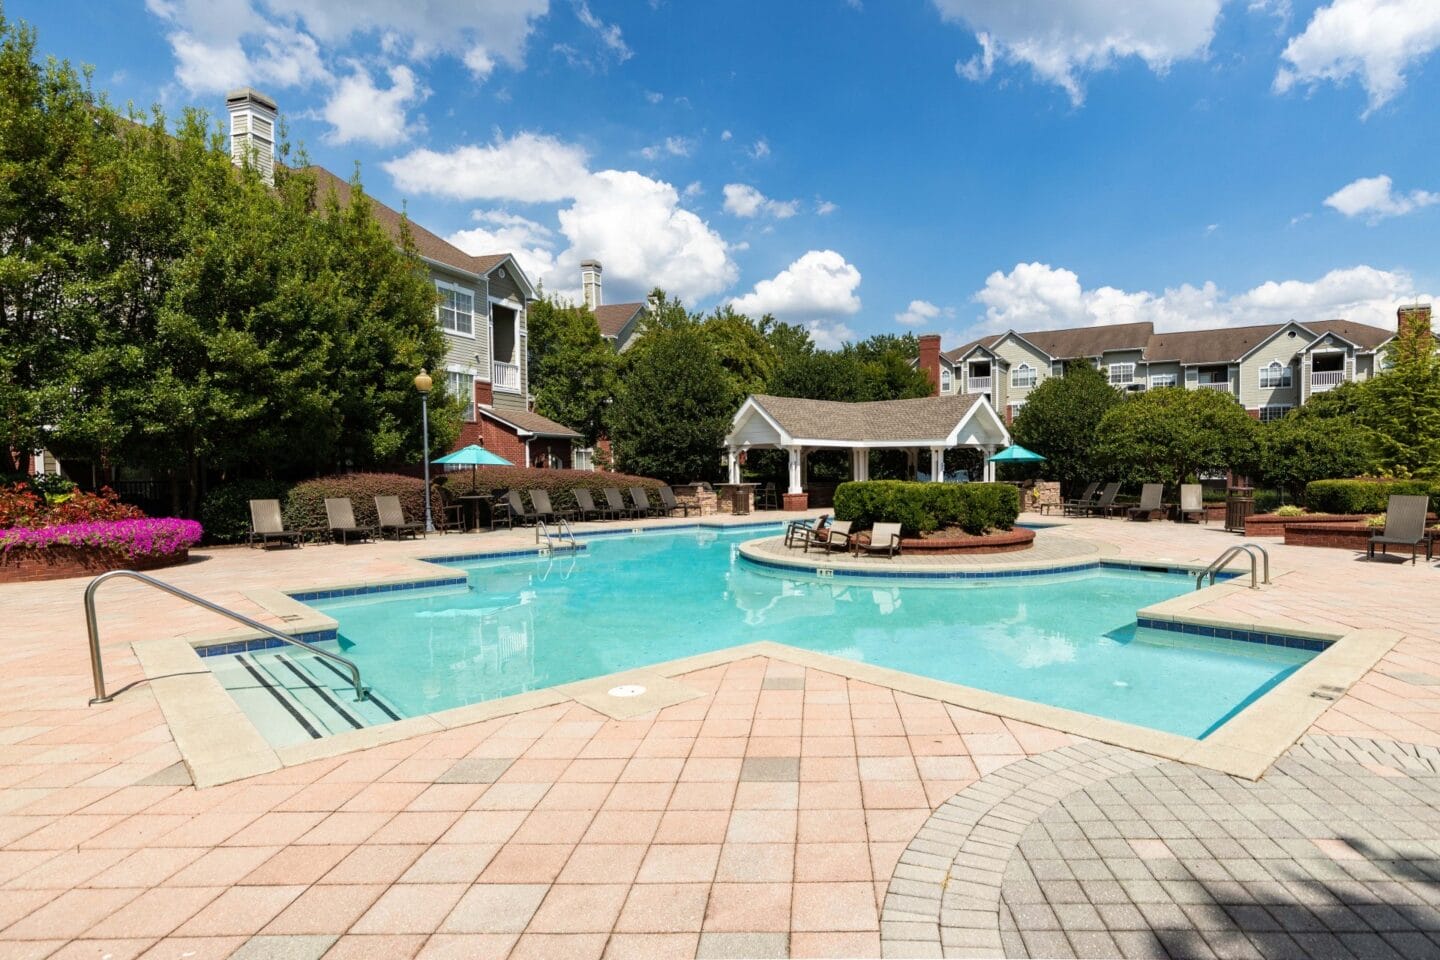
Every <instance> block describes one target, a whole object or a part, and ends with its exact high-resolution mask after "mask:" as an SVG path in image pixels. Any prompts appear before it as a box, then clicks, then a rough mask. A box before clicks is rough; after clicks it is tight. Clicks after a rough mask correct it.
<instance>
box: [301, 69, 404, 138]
mask: <svg viewBox="0 0 1440 960" xmlns="http://www.w3.org/2000/svg"><path fill="white" fill-rule="evenodd" d="M388 72H389V74H390V89H388V90H381V89H379V88H378V87H376V86H375V83H374V81H373V80H372V79H371V77H370V73H369V71H368V70H366V69H365V68H364V67H362V66H360V65H358V64H357V65H356V67H355V72H354V73H352V74H350V76H348V77H345V78H343V79H341V81H340V82H339V83H338V84H336V86H335V92H334V94H332V95H331V97H330V100H329V101H328V102H327V103H326V104H325V110H324V116H325V120H326V121H327V122H328V123H329V124H330V127H331V132H330V136H329V139H330V140H331V142H333V143H354V142H356V141H361V142H365V143H373V144H376V145H378V146H388V145H390V144H394V143H399V142H401V141H403V140H406V139H408V138H409V135H410V133H412V132H416V130H415V128H414V126H413V125H412V124H410V123H409V122H408V121H407V119H406V111H407V110H408V109H409V108H410V107H412V106H414V105H416V104H418V103H419V102H420V101H422V100H424V99H425V98H426V97H428V96H429V95H430V91H429V90H427V89H426V88H425V87H424V86H422V85H421V84H420V83H419V81H417V80H416V79H415V74H414V73H413V72H412V71H411V69H410V68H409V67H406V66H403V65H401V66H395V67H391V68H390V69H389V71H388Z"/></svg>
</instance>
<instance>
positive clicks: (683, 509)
mask: <svg viewBox="0 0 1440 960" xmlns="http://www.w3.org/2000/svg"><path fill="white" fill-rule="evenodd" d="M659 494H660V509H661V510H662V511H664V513H665V515H666V516H669V517H673V516H675V511H676V510H679V511H680V515H681V516H682V517H688V516H690V507H689V506H688V505H686V504H683V503H681V502H680V501H679V500H676V499H675V491H674V490H671V489H670V488H669V487H668V486H662V487H661V488H660V490H659Z"/></svg>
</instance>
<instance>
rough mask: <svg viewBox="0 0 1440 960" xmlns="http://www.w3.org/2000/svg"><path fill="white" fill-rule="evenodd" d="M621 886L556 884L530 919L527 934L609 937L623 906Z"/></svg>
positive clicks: (624, 894) (622, 888)
mask: <svg viewBox="0 0 1440 960" xmlns="http://www.w3.org/2000/svg"><path fill="white" fill-rule="evenodd" d="M629 889H630V888H629V887H627V886H626V885H625V884H622V883H603V884H602V883H573V884H556V885H555V886H553V887H551V888H550V892H549V893H548V894H546V896H545V899H544V901H542V902H541V904H540V909H538V910H536V911H535V915H534V916H533V917H531V918H530V925H529V926H528V927H527V928H526V929H527V931H528V932H530V933H609V932H610V931H611V930H613V929H614V927H615V919H616V918H617V917H618V916H619V915H620V908H621V907H622V906H624V904H625V896H626V894H627V893H628V892H629Z"/></svg>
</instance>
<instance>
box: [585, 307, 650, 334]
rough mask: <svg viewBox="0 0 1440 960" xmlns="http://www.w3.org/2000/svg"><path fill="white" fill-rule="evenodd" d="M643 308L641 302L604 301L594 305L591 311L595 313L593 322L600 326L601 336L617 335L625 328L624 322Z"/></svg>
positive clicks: (628, 320) (631, 318)
mask: <svg viewBox="0 0 1440 960" xmlns="http://www.w3.org/2000/svg"><path fill="white" fill-rule="evenodd" d="M644 309H645V304H643V303H606V304H602V305H601V306H598V307H596V308H595V309H594V310H593V311H592V312H593V313H594V314H595V322H596V324H597V325H599V327H600V335H601V336H602V337H618V336H620V332H621V331H622V330H624V329H625V326H626V324H628V323H629V322H630V321H631V320H633V319H634V318H635V315H636V314H637V313H639V312H640V311H642V310H644Z"/></svg>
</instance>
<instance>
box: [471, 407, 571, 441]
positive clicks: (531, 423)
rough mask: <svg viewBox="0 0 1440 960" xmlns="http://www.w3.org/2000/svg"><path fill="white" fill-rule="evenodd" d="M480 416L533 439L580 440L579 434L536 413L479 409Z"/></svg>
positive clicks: (488, 408) (487, 408)
mask: <svg viewBox="0 0 1440 960" xmlns="http://www.w3.org/2000/svg"><path fill="white" fill-rule="evenodd" d="M480 414H481V416H485V417H489V418H490V419H491V420H495V421H497V422H499V423H503V424H505V425H506V426H510V427H514V428H515V432H516V433H517V434H519V435H521V436H525V435H527V434H528V435H529V436H533V437H569V438H571V439H574V440H579V439H580V434H578V433H576V432H575V431H574V430H571V429H570V428H569V427H567V426H565V425H564V424H562V423H556V422H555V421H554V420H551V419H550V418H548V417H542V416H540V414H538V413H534V412H532V411H529V410H505V411H499V410H495V409H492V408H490V407H481V408H480Z"/></svg>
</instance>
